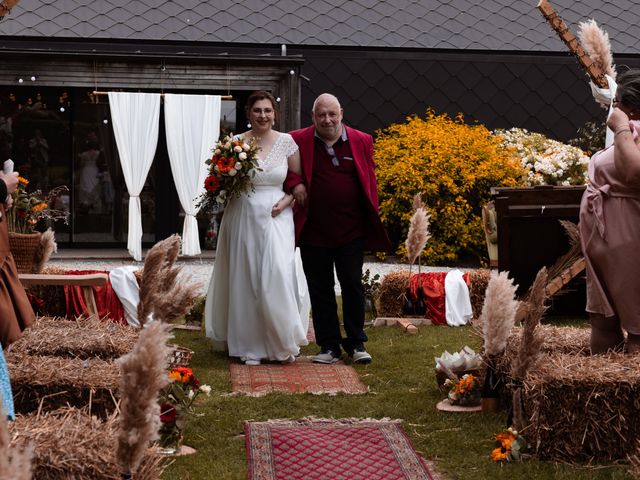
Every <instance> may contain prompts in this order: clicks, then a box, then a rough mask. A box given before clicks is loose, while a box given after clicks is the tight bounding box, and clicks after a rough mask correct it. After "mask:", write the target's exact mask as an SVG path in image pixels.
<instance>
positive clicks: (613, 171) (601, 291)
mask: <svg viewBox="0 0 640 480" xmlns="http://www.w3.org/2000/svg"><path fill="white" fill-rule="evenodd" d="M617 82H618V88H617V92H616V95H615V98H614V101H613V104H614V105H613V106H614V107H615V108H614V110H613V112H612V114H611V116H610V117H609V120H608V121H607V124H608V126H609V128H610V129H611V130H612V131H613V132H614V142H613V145H611V146H610V147H608V148H605V149H604V150H601V151H599V152H597V153H596V154H595V155H593V157H592V158H591V162H590V163H589V184H588V185H587V190H586V191H585V193H584V195H583V197H582V203H581V205H580V236H581V242H582V251H583V253H584V257H585V260H586V267H587V268H586V270H587V308H586V310H587V312H589V315H590V319H591V351H592V353H603V352H606V351H608V350H620V349H622V348H623V347H624V343H625V335H624V333H625V332H626V333H627V343H626V347H627V351H628V352H629V353H636V352H638V351H640V274H639V272H640V137H639V134H640V70H629V71H627V72H625V73H623V74H622V75H620V76H619V77H618V79H617Z"/></svg>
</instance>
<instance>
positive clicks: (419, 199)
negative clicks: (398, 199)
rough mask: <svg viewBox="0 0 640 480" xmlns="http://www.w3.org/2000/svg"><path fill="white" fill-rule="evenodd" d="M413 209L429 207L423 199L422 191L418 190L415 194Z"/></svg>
mask: <svg viewBox="0 0 640 480" xmlns="http://www.w3.org/2000/svg"><path fill="white" fill-rule="evenodd" d="M412 206H413V209H414V210H418V209H419V208H423V209H424V210H426V209H427V206H426V205H425V203H424V202H423V201H422V192H418V193H416V194H415V195H414V196H413V205H412Z"/></svg>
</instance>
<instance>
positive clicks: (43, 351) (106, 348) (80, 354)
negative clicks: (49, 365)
mask: <svg viewBox="0 0 640 480" xmlns="http://www.w3.org/2000/svg"><path fill="white" fill-rule="evenodd" d="M138 335H139V332H138V330H137V329H136V328H134V327H131V326H128V325H122V324H119V323H115V322H111V321H109V320H100V319H98V318H95V317H91V318H88V319H86V318H79V319H78V320H63V319H55V318H48V317H43V318H39V319H38V320H37V321H36V322H35V323H34V324H33V325H32V326H31V328H29V329H27V330H25V332H24V334H23V336H22V338H20V340H18V341H16V342H14V343H13V344H12V345H11V346H10V347H9V351H11V352H13V353H16V354H20V355H43V356H60V357H72V358H82V359H87V358H96V357H97V358H101V359H104V360H108V359H115V358H118V357H120V356H122V355H124V354H126V353H128V352H130V351H131V349H132V348H133V346H134V345H135V343H136V341H137V340H138Z"/></svg>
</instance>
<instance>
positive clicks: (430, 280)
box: [409, 272, 470, 325]
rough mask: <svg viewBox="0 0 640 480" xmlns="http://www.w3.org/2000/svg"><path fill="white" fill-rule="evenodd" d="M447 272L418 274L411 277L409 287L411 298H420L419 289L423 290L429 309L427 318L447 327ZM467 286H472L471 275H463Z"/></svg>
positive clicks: (423, 296)
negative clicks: (445, 287)
mask: <svg viewBox="0 0 640 480" xmlns="http://www.w3.org/2000/svg"><path fill="white" fill-rule="evenodd" d="M446 276H447V272H429V273H419V274H418V273H416V274H414V275H412V276H411V282H410V284H409V287H410V289H411V298H412V299H413V300H415V299H417V298H418V288H422V298H423V300H424V303H425V305H426V307H427V314H426V318H428V319H429V320H431V322H432V323H433V324H435V325H446V324H447V317H446V312H445V298H446V297H445V292H444V278H445V277H446ZM462 278H464V281H465V283H466V284H467V285H469V284H470V280H469V274H468V273H465V274H463V275H462Z"/></svg>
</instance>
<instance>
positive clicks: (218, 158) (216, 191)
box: [199, 135, 262, 210]
mask: <svg viewBox="0 0 640 480" xmlns="http://www.w3.org/2000/svg"><path fill="white" fill-rule="evenodd" d="M205 163H206V164H207V165H208V168H209V175H208V176H207V178H205V180H204V188H205V193H203V194H202V196H201V198H200V203H199V206H201V207H203V208H204V209H205V210H207V209H213V208H214V207H215V206H216V205H221V204H224V203H225V202H226V201H227V200H228V199H229V198H233V197H239V196H240V195H241V194H243V193H245V192H248V191H249V190H253V182H252V180H253V177H255V175H256V172H258V171H260V170H262V169H261V168H260V167H258V146H257V145H256V143H255V141H254V139H253V138H252V139H250V140H248V141H244V140H243V139H241V138H238V137H235V138H234V137H233V136H232V135H227V136H226V137H224V138H223V139H222V140H220V141H219V142H218V143H217V144H216V146H215V148H214V151H213V156H212V157H211V158H208V159H207V160H205Z"/></svg>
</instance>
